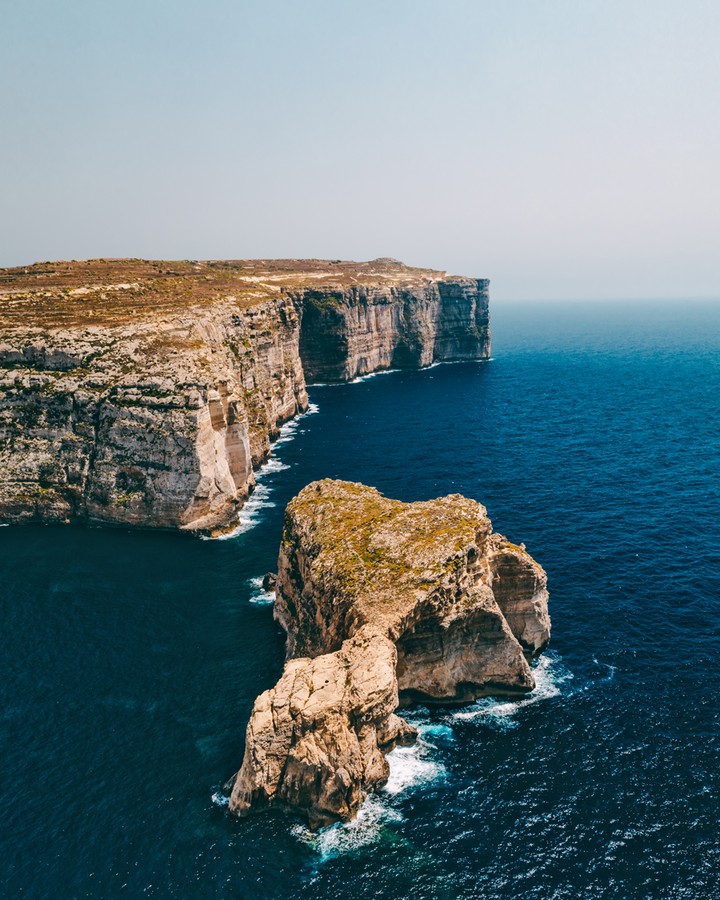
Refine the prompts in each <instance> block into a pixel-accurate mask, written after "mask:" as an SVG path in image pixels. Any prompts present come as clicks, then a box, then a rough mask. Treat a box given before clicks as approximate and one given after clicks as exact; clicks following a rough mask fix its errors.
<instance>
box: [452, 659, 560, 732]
mask: <svg viewBox="0 0 720 900" xmlns="http://www.w3.org/2000/svg"><path fill="white" fill-rule="evenodd" d="M533 675H534V676H535V690H533V691H531V692H530V693H529V694H528V695H527V696H526V697H523V698H522V700H496V699H495V698H493V697H484V698H483V699H482V700H478V701H477V703H474V704H473V705H472V706H471V707H470V708H469V709H462V710H460V711H458V712H456V713H453V714H452V715H451V716H449V717H448V721H455V722H462V721H472V720H475V719H481V720H482V721H483V722H485V723H487V724H488V725H490V726H492V727H494V728H498V729H501V730H506V729H509V728H517V727H518V722H517V721H516V720H515V716H516V715H517V713H518V712H520V710H522V709H525V707H526V706H531V705H533V704H534V703H539V702H540V701H542V700H549V699H550V698H551V697H557V696H559V695H560V694H561V693H562V690H561V689H562V685H563V684H565V682H567V681H570V680H571V679H572V678H573V674H572V672H570V671H569V670H568V669H566V668H565V666H564V665H563V664H562V662H561V661H560V658H559V657H558V656H556V655H555V654H553V653H547V654H545V655H544V656H542V657H540V660H539V662H538V664H537V665H536V666H535V668H534V669H533Z"/></svg>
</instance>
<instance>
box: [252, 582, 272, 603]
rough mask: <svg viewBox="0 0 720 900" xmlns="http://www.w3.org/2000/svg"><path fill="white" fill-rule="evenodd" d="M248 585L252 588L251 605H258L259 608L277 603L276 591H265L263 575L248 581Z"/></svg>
mask: <svg viewBox="0 0 720 900" xmlns="http://www.w3.org/2000/svg"><path fill="white" fill-rule="evenodd" d="M248 584H249V585H250V587H251V588H252V593H251V594H250V602H251V603H257V605H258V606H268V605H269V604H271V603H274V602H275V591H266V590H265V588H264V587H263V576H262V575H258V576H257V577H256V578H250V579H248Z"/></svg>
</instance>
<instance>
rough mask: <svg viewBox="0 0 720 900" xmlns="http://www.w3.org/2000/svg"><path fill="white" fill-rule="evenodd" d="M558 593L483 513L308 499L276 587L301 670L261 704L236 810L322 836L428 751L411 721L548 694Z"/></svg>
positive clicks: (329, 489) (293, 508)
mask: <svg viewBox="0 0 720 900" xmlns="http://www.w3.org/2000/svg"><path fill="white" fill-rule="evenodd" d="M546 585H547V579H546V575H545V572H544V571H543V569H542V568H541V567H540V566H539V565H538V563H536V562H535V560H534V559H533V558H532V557H531V556H530V555H529V554H528V553H527V552H526V550H525V549H524V547H523V546H516V545H515V544H511V543H509V542H508V541H507V540H506V539H505V538H503V537H502V536H501V535H498V534H494V533H493V532H492V525H491V523H490V520H489V518H488V517H487V513H486V511H485V508H484V507H483V506H481V505H480V504H479V503H477V502H475V501H474V500H469V499H467V498H465V497H462V496H460V495H458V494H452V495H450V496H448V497H441V498H440V499H437V500H430V501H427V502H422V503H402V502H400V501H398V500H390V499H388V498H386V497H384V496H383V495H382V494H380V493H379V492H378V491H377V490H375V489H374V488H371V487H366V486H364V485H361V484H354V483H351V482H343V481H331V480H324V481H318V482H315V483H313V484H311V485H309V486H308V487H306V488H305V489H304V490H303V491H301V492H300V494H298V496H297V497H295V499H294V500H292V501H291V502H290V504H289V505H288V508H287V512H286V515H285V526H284V530H283V537H282V543H281V547H280V555H279V561H278V576H277V583H276V585H275V589H276V592H277V599H276V603H275V616H276V618H277V620H278V621H279V622H280V623H281V625H282V626H283V628H284V629H285V631H286V632H287V652H288V662H287V663H286V665H285V670H284V672H283V675H282V677H281V678H280V681H279V682H278V683H277V684H276V685H275V687H274V688H273V689H272V690H269V691H266V692H265V693H264V694H262V695H261V696H260V697H259V698H258V699H257V700H256V701H255V705H254V707H253V711H252V714H251V717H250V722H249V724H248V727H247V734H246V744H245V756H244V759H243V764H242V768H241V769H240V771H239V772H238V774H237V776H236V777H235V779H234V782H233V783H232V791H231V797H230V804H229V808H230V810H231V811H232V812H234V813H236V814H238V815H241V814H244V813H246V812H248V811H249V810H250V809H252V808H261V807H266V806H270V805H274V806H279V807H283V808H286V809H290V810H293V811H295V812H298V813H300V814H302V815H304V816H306V817H307V819H308V821H309V822H310V825H311V827H319V826H321V825H326V824H329V823H331V822H334V821H338V820H346V819H349V818H352V817H353V816H354V815H355V814H356V813H357V811H358V809H359V807H360V804H361V803H362V801H363V799H364V797H365V796H366V795H367V793H368V792H369V791H372V790H376V789H377V788H379V787H381V786H382V785H383V784H385V782H386V781H387V779H388V774H389V769H388V764H387V761H386V760H385V755H384V754H385V753H386V752H388V750H389V749H391V748H392V747H393V746H394V745H395V744H396V743H398V742H407V741H411V740H412V739H413V734H414V729H412V727H411V726H410V725H408V723H407V722H405V721H404V720H403V719H402V718H400V717H399V716H398V715H396V712H395V711H396V710H397V708H398V707H399V706H401V705H403V704H406V703H410V702H413V701H416V700H419V701H421V702H423V703H424V704H428V703H443V704H446V703H465V702H468V701H471V700H474V699H476V698H477V697H480V696H483V695H485V694H498V693H502V694H510V695H519V694H523V693H526V692H527V691H530V690H532V689H533V688H534V686H535V682H534V679H533V674H532V670H531V668H530V665H529V661H530V660H531V659H532V658H533V656H535V655H536V654H537V653H539V652H540V651H541V650H542V649H543V648H544V647H545V646H546V645H547V643H548V640H549V638H550V619H549V616H548V610H547V601H548V594H547V587H546Z"/></svg>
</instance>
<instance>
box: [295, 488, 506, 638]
mask: <svg viewBox="0 0 720 900" xmlns="http://www.w3.org/2000/svg"><path fill="white" fill-rule="evenodd" d="M491 528H492V526H491V523H490V520H489V519H488V517H487V513H486V510H485V507H484V506H482V505H481V504H480V503H477V502H476V501H474V500H470V499H468V498H467V497H462V496H460V495H459V494H450V495H448V496H446V497H440V498H438V499H436V500H427V501H424V502H415V503H403V502H401V501H399V500H391V499H388V498H387V497H384V496H383V495H382V494H381V493H380V492H379V491H378V490H376V489H375V488H372V487H367V486H366V485H363V484H356V483H354V482H348V481H334V480H331V479H325V480H323V481H317V482H314V483H312V484H310V485H308V486H307V487H306V488H305V489H304V490H302V491H301V492H300V493H299V494H298V496H297V497H296V498H295V499H294V500H292V501H291V503H290V504H289V506H288V508H287V512H286V521H285V534H284V539H285V540H286V541H292V540H293V536H294V534H295V533H297V532H298V531H302V534H303V541H304V543H305V546H306V547H307V546H312V547H315V548H316V550H317V553H316V554H313V557H314V563H313V568H314V569H315V572H316V576H317V577H318V578H321V579H325V578H327V579H328V580H332V581H333V583H334V585H335V588H336V590H337V591H339V592H341V593H342V594H343V595H344V596H343V598H342V601H344V603H347V604H350V605H353V606H354V607H355V608H356V609H357V610H358V612H359V613H360V615H361V617H362V618H363V619H364V620H365V621H378V616H380V617H381V618H382V619H383V620H385V621H390V620H393V619H395V618H396V617H398V616H399V617H402V616H403V615H404V613H405V611H406V610H407V609H409V608H411V607H412V606H414V604H416V603H417V599H418V597H419V596H421V595H424V594H427V592H428V591H429V590H432V589H433V588H434V587H436V586H438V587H439V586H440V585H441V584H442V583H443V582H445V581H447V580H448V578H450V579H452V578H453V575H454V573H455V571H456V570H460V569H461V568H463V567H464V566H465V564H466V560H467V554H468V550H469V548H472V547H475V546H477V545H478V544H480V545H482V544H484V542H485V539H486V538H487V536H488V535H489V534H490V531H491ZM339 599H340V598H339Z"/></svg>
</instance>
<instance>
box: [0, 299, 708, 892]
mask: <svg viewBox="0 0 720 900" xmlns="http://www.w3.org/2000/svg"><path fill="white" fill-rule="evenodd" d="M493 331H494V341H493V348H494V349H493V353H494V359H493V361H491V362H489V363H470V364H458V365H449V366H438V367H435V368H432V369H429V370H425V371H423V372H407V373H404V372H402V373H395V374H387V375H379V376H376V377H373V378H369V379H366V380H364V381H361V382H359V383H355V384H351V385H343V386H337V387H316V388H313V389H312V390H311V400H312V402H313V404H314V405H313V412H312V413H311V414H310V415H307V416H305V417H303V418H302V419H301V420H299V422H298V423H297V425H295V426H294V427H291V428H290V429H289V430H288V431H286V433H285V439H284V440H283V441H282V442H281V443H280V444H278V445H277V447H276V448H275V451H276V452H275V461H274V462H273V464H272V465H271V466H270V467H269V468H268V469H267V470H266V471H265V472H264V473H263V475H262V478H261V488H260V489H259V491H258V492H257V494H256V495H255V499H254V501H253V502H252V503H251V504H250V506H249V508H246V510H245V511H244V514H243V522H244V526H243V527H244V528H245V530H244V531H243V532H242V533H240V534H238V535H237V536H236V537H234V538H232V539H230V540H224V541H199V540H194V539H191V538H187V537H178V536H173V535H155V534H150V533H145V534H143V533H135V534H133V533H125V532H122V531H103V530H88V529H79V528H77V529H76V528H54V529H51V528H2V529H0V575H1V576H2V577H1V579H0V608H1V612H2V622H3V628H2V631H1V632H0V642H1V644H2V647H1V653H0V700H1V706H0V740H1V742H2V744H1V746H2V752H3V765H2V769H1V771H2V776H1V777H2V782H1V784H0V822H1V823H2V831H1V836H0V842H1V843H0V859H1V860H2V864H1V866H0V893H2V894H4V895H5V896H8V897H14V896H28V897H45V896H50V895H52V896H61V897H115V896H118V897H122V896H127V897H141V896H142V897H146V896H147V897H183V898H184V897H194V896H199V897H242V898H291V897H298V896H303V897H308V898H314V897H318V898H320V897H322V898H325V900H330V898H340V897H342V898H356V897H357V898H364V897H368V898H369V897H388V896H395V897H398V896H409V895H411V894H412V895H413V896H415V897H421V898H435V897H438V898H455V897H467V898H474V897H477V898H486V897H487V898H495V897H497V898H500V897H518V896H522V897H536V898H565V897H567V898H577V897H618V898H627V897H663V898H665V897H677V898H704V897H714V896H716V895H717V893H718V891H719V890H720V875H718V872H719V871H720V839H719V838H718V832H717V819H718V809H719V805H718V789H719V788H720V773H719V767H718V757H719V754H720V716H719V712H720V704H718V696H717V686H716V684H717V660H718V658H719V657H720V628H719V627H718V621H720V615H719V614H720V551H719V543H720V542H719V540H718V538H719V537H720V528H719V527H718V524H717V522H718V500H719V499H720V476H719V475H718V463H717V460H718V446H719V435H718V399H717V398H718V397H719V396H720V306H718V305H713V304H695V303H691V302H683V303H678V304H639V305H628V306H623V305H622V304H607V305H600V304H598V305H591V306H589V307H582V308H580V307H578V308H574V307H573V306H572V305H571V304H558V305H551V304H536V305H527V306H522V305H510V304H508V305H505V306H502V305H500V304H498V305H497V306H496V308H495V310H494V320H493ZM325 476H331V477H339V478H350V479H353V480H362V481H365V482H368V483H370V484H374V485H376V486H377V487H379V488H380V489H381V490H383V491H384V492H386V493H387V494H389V495H391V496H395V497H399V498H401V499H406V500H412V499H422V498H426V497H432V496H437V495H439V494H443V493H448V492H451V491H460V492H462V493H465V494H468V495H469V496H472V497H476V498H477V499H479V500H481V501H482V502H483V503H485V504H486V506H487V507H488V510H489V513H490V515H491V517H492V519H493V522H494V524H495V527H496V528H497V529H498V530H500V531H503V532H505V533H507V534H508V536H510V537H511V538H512V540H514V541H518V542H519V541H525V543H526V544H527V546H528V549H529V550H530V552H532V553H533V554H534V555H535V556H536V557H537V558H538V559H539V560H540V561H541V562H542V563H543V565H544V566H545V568H546V569H547V571H548V574H549V578H550V588H551V610H552V617H553V628H554V631H553V640H552V645H551V650H550V652H549V653H548V654H547V655H546V656H545V657H544V658H543V660H542V662H541V663H540V668H539V670H538V684H539V687H538V690H537V691H536V692H535V694H533V695H531V696H530V697H529V698H526V699H525V700H523V701H520V702H518V703H508V702H507V701H492V700H486V701H482V702H481V703H478V704H476V705H475V706H473V707H469V708H465V709H462V710H453V711H448V712H443V711H434V712H432V713H430V712H428V711H426V710H421V709H420V710H415V711H414V713H413V716H414V720H415V721H416V722H417V724H418V725H419V726H420V728H421V734H422V739H421V741H420V742H419V744H418V746H417V747H415V748H413V749H411V750H403V751H397V752H396V753H395V754H394V755H393V758H392V776H391V781H390V784H389V785H388V789H387V790H385V791H383V792H382V793H381V794H379V795H378V796H377V797H375V798H373V799H372V800H371V801H370V802H369V803H368V804H367V805H366V807H365V808H364V809H363V811H362V815H361V817H360V819H359V820H358V822H357V823H354V824H352V825H350V826H342V827H335V828H333V829H331V830H329V831H327V832H325V833H323V834H321V835H320V836H318V837H312V836H311V835H309V834H308V833H307V832H306V831H305V830H304V829H303V828H302V827H301V826H300V825H298V824H297V823H294V822H292V821H291V820H289V819H287V818H285V817H283V816H279V815H265V816H260V817H256V818H253V819H249V820H245V821H241V822H237V821H235V820H233V819H231V818H229V817H228V816H227V815H226V813H225V811H224V809H223V807H222V805H221V804H220V803H219V802H217V798H216V801H215V802H214V801H213V795H214V794H215V792H217V790H218V788H219V787H220V785H221V784H222V782H223V781H224V780H225V779H226V778H227V777H228V776H229V775H230V774H231V773H232V772H233V771H234V770H235V769H236V768H237V767H238V765H239V763H240V761H241V758H242V745H243V731H244V726H245V723H246V721H247V717H248V714H249V711H250V708H251V705H252V702H253V700H254V698H255V696H256V695H257V694H258V693H259V692H260V691H262V690H264V689H265V688H267V687H268V686H270V685H271V684H272V683H273V682H274V681H275V679H276V677H277V675H278V673H279V672H280V670H281V667H282V658H283V645H282V636H281V635H280V634H279V633H278V632H277V630H276V628H275V626H274V624H273V621H272V611H271V607H270V606H269V605H268V604H267V602H266V601H267V598H266V597H264V596H263V594H262V591H261V589H260V588H259V587H258V584H257V582H256V581H254V579H257V577H258V576H261V575H262V574H263V573H264V572H266V571H269V570H271V569H273V568H274V565H275V557H276V553H277V545H278V540H279V534H280V525H281V517H282V509H283V507H284V505H285V503H286V502H287V500H288V499H289V498H290V497H291V496H292V495H293V494H294V493H295V492H296V491H297V490H298V489H299V488H300V487H302V486H303V485H304V484H306V483H307V482H308V481H310V480H312V479H314V478H318V477H325Z"/></svg>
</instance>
